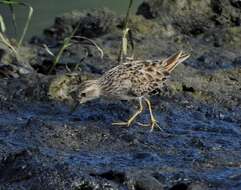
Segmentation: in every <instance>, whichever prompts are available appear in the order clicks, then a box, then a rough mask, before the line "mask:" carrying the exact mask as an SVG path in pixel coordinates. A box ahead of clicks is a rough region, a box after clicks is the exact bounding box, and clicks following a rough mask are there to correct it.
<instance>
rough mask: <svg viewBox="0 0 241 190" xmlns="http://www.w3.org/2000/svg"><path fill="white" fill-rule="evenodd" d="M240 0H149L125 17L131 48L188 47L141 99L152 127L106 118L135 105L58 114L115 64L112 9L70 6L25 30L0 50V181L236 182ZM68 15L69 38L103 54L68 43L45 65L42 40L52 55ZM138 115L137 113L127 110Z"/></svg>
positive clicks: (195, 189) (162, 50)
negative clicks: (159, 86) (17, 43)
mask: <svg viewBox="0 0 241 190" xmlns="http://www.w3.org/2000/svg"><path fill="white" fill-rule="evenodd" d="M188 3H189V4H188ZM197 7H198V11H196V10H197ZM240 7H241V6H240V3H239V2H238V1H232V0H230V1H228V0H225V1H219V0H212V1H202V2H200V1H187V0H182V1H181V0H176V1H157V0H153V1H145V2H144V3H143V4H142V5H140V7H139V9H138V11H137V14H138V15H135V16H132V17H131V20H130V28H131V29H132V30H133V37H134V42H135V57H138V58H159V57H162V56H168V55H170V54H172V53H174V52H175V51H177V50H179V49H184V50H185V51H188V52H190V53H191V54H192V56H191V58H190V59H189V60H188V61H186V63H184V64H182V65H180V66H179V67H178V68H177V69H176V70H175V71H174V72H173V74H172V80H171V81H170V83H169V85H168V87H167V88H165V89H164V90H163V91H162V92H161V93H160V95H156V96H154V97H153V98H152V104H153V105H154V111H155V114H156V117H157V119H158V121H159V123H160V126H161V127H162V128H163V131H159V130H154V131H153V132H152V133H150V132H149V130H150V129H149V128H147V127H140V126H137V125H134V126H132V127H130V128H121V127H116V126H111V122H113V121H119V120H126V119H127V118H128V116H129V115H130V114H131V113H132V112H133V111H134V110H135V109H136V108H137V106H136V103H135V102H126V101H112V100H111V101H107V100H105V99H99V100H95V101H92V102H89V103H86V104H84V105H81V106H79V107H78V108H77V109H76V110H75V111H74V112H73V113H72V114H70V110H71V108H72V106H73V105H72V104H73V100H72V99H71V96H70V95H69V94H68V91H69V88H70V87H71V86H72V85H73V84H76V83H80V82H81V81H84V80H86V79H88V78H95V77H98V76H100V75H101V74H102V73H103V72H105V71H106V70H108V69H109V68H111V67H113V66H115V65H117V64H118V63H117V61H116V60H117V55H118V52H119V49H118V48H119V44H120V40H121V35H122V31H121V28H122V26H123V21H122V20H123V19H122V17H119V16H117V15H115V14H114V13H112V12H111V11H108V10H99V11H86V12H84V13H80V12H76V11H75V12H72V13H67V14H65V15H64V16H62V17H59V18H56V20H55V23H54V25H53V26H52V27H50V28H48V29H45V31H44V34H43V36H41V37H33V38H32V40H31V42H30V43H29V44H26V45H25V46H24V47H22V48H21V49H20V50H19V51H20V52H21V53H19V54H20V55H19V57H18V58H17V59H16V58H15V57H14V56H13V55H12V54H10V52H9V51H8V49H6V48H5V47H1V51H0V76H1V79H0V100H1V102H0V161H1V162H0V189H4V190H5V189H76V190H77V189H81V190H87V189H88V190H91V189H120V190H126V189H130V190H156V189H160V190H161V189H168V190H177V189H181V190H199V189H200V190H205V189H211V190H212V189H235V190H236V189H237V190H238V189H241V149H240V147H241V53H240V48H241V43H240V42H241V35H240V31H241V29H240V19H241V14H240V13H241V9H240ZM173 10H175V11H173ZM190 18H193V19H190ZM79 21H81V26H80V28H79V30H78V32H77V33H78V35H85V36H86V37H89V38H91V39H92V40H94V41H95V42H96V43H98V44H99V45H100V46H101V47H102V48H103V50H104V53H105V54H104V58H103V59H101V57H100V55H99V52H98V50H96V49H95V48H94V47H93V46H91V45H90V44H89V43H87V42H86V41H83V40H79V42H78V44H75V45H73V46H71V47H70V48H69V49H67V50H66V51H65V52H64V55H63V57H62V58H61V59H60V63H59V64H58V65H57V66H56V69H55V70H54V72H53V73H52V74H51V75H49V74H47V71H48V69H49V67H50V65H51V64H52V63H53V58H52V57H51V56H50V55H49V54H48V53H47V52H46V50H45V49H44V47H43V43H44V44H46V45H48V47H49V48H50V50H51V51H52V52H53V53H56V52H58V50H59V48H60V47H61V43H62V40H63V39H64V37H66V36H68V35H69V34H70V33H71V31H72V30H73V28H74V27H75V26H76V25H77V23H78V22H79ZM76 64H78V65H79V67H76ZM68 70H72V71H73V70H74V73H69V71H68ZM148 119H149V118H148V112H147V111H145V113H144V114H143V115H141V116H140V118H139V120H140V121H141V122H148Z"/></svg>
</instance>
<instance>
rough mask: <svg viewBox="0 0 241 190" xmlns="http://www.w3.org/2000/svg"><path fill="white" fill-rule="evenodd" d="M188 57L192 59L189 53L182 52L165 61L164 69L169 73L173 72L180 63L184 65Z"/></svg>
mask: <svg viewBox="0 0 241 190" xmlns="http://www.w3.org/2000/svg"><path fill="white" fill-rule="evenodd" d="M188 57H190V55H189V54H187V53H183V52H182V51H180V52H178V53H176V54H174V55H172V56H170V57H168V58H167V59H165V60H163V63H162V65H163V67H164V69H165V70H166V71H167V72H169V73H170V72H172V71H173V70H174V69H175V68H176V66H177V65H178V64H179V63H182V62H183V61H185V60H186V59H187V58H188Z"/></svg>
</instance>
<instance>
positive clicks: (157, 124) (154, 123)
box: [137, 119, 163, 132]
mask: <svg viewBox="0 0 241 190" xmlns="http://www.w3.org/2000/svg"><path fill="white" fill-rule="evenodd" d="M137 124H138V125H140V126H143V127H149V126H151V130H150V132H152V131H153V130H154V128H155V127H157V128H158V129H160V130H161V131H163V129H162V128H161V127H160V125H159V122H158V121H157V120H156V119H152V120H151V123H150V124H143V123H140V122H137Z"/></svg>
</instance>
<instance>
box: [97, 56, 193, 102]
mask: <svg viewBox="0 0 241 190" xmlns="http://www.w3.org/2000/svg"><path fill="white" fill-rule="evenodd" d="M188 57H189V55H187V54H183V53H182V52H179V53H177V54H175V55H173V56H171V57H169V58H167V59H164V60H133V61H129V62H126V63H123V64H120V65H118V66H116V67H114V68H112V69H110V70H109V71H107V72H106V73H105V74H104V75H103V76H102V77H101V78H100V79H99V80H98V83H99V86H100V87H101V94H102V95H106V96H115V97H119V98H120V99H132V98H137V97H141V96H149V95H150V94H151V93H152V92H154V91H156V90H157V89H161V88H162V87H163V84H164V82H165V81H166V80H167V78H168V77H169V75H170V73H171V71H172V70H173V69H174V68H175V67H176V66H177V65H178V64H179V63H181V62H182V61H184V60H185V59H187V58H188Z"/></svg>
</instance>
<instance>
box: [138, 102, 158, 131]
mask: <svg viewBox="0 0 241 190" xmlns="http://www.w3.org/2000/svg"><path fill="white" fill-rule="evenodd" d="M144 100H145V102H146V103H147V106H148V109H149V112H150V117H151V132H152V131H153V129H154V127H158V128H159V129H160V130H162V128H161V127H160V126H159V124H158V121H157V120H156V119H155V117H154V115H153V112H152V108H151V102H150V101H149V100H148V99H147V98H144ZM140 125H142V126H147V125H146V124H140Z"/></svg>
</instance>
